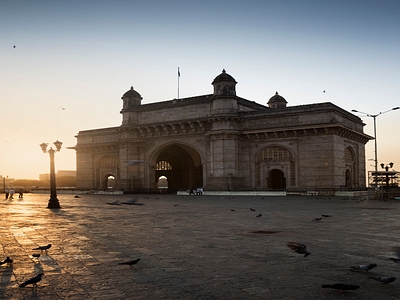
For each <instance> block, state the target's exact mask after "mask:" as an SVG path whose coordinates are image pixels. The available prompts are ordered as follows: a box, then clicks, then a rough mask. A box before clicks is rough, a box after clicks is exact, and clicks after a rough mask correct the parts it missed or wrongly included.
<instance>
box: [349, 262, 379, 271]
mask: <svg viewBox="0 0 400 300" xmlns="http://www.w3.org/2000/svg"><path fill="white" fill-rule="evenodd" d="M377 266H378V265H377V264H368V265H359V266H353V267H350V270H352V271H367V272H368V271H369V270H372V269H373V268H375V267H377Z"/></svg>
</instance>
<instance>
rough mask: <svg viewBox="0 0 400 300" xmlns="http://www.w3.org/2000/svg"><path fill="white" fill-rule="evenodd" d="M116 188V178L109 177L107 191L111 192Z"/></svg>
mask: <svg viewBox="0 0 400 300" xmlns="http://www.w3.org/2000/svg"><path fill="white" fill-rule="evenodd" d="M114 187H115V177H114V176H112V175H109V176H108V177H107V182H106V188H107V190H111V189H113V188H114Z"/></svg>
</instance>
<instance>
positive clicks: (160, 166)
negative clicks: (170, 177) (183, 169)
mask: <svg viewBox="0 0 400 300" xmlns="http://www.w3.org/2000/svg"><path fill="white" fill-rule="evenodd" d="M156 170H157V171H170V170H172V166H171V165H170V164H169V162H167V161H165V160H160V161H159V162H158V163H157V164H156Z"/></svg>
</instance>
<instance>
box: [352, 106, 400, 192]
mask: <svg viewBox="0 0 400 300" xmlns="http://www.w3.org/2000/svg"><path fill="white" fill-rule="evenodd" d="M399 108H400V107H393V108H391V109H389V110H386V111H383V112H380V113H379V114H375V115H372V114H369V113H365V112H362V111H359V110H355V109H352V110H351V111H352V112H356V113H360V114H363V115H366V116H367V117H371V118H373V119H374V140H375V190H377V189H378V139H377V136H376V118H377V117H379V116H380V115H383V114H384V113H387V112H389V111H392V110H397V109H399Z"/></svg>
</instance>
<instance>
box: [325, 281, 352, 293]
mask: <svg viewBox="0 0 400 300" xmlns="http://www.w3.org/2000/svg"><path fill="white" fill-rule="evenodd" d="M321 287H322V288H324V289H335V290H338V291H342V292H344V291H354V290H356V289H359V288H360V286H358V285H353V284H344V283H335V284H323V285H321Z"/></svg>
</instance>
